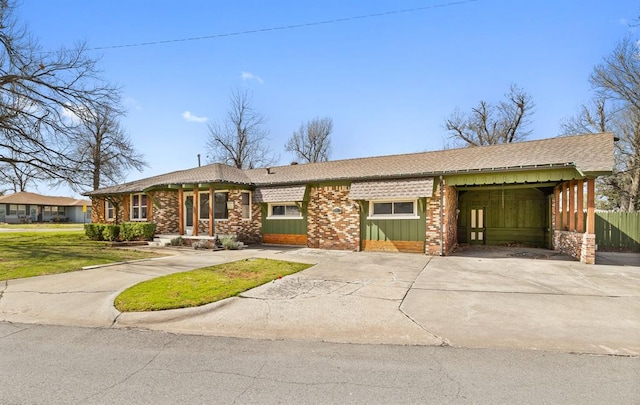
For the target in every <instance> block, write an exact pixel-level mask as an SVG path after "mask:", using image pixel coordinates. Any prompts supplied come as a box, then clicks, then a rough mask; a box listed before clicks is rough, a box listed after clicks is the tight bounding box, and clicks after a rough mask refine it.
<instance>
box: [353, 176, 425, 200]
mask: <svg viewBox="0 0 640 405" xmlns="http://www.w3.org/2000/svg"><path fill="white" fill-rule="evenodd" d="M432 194H433V178H428V179H402V180H385V181H358V182H353V183H352V184H351V189H350V190H349V198H351V199H352V200H376V199H377V200H379V199H384V198H391V197H393V198H419V197H431V195H432Z"/></svg>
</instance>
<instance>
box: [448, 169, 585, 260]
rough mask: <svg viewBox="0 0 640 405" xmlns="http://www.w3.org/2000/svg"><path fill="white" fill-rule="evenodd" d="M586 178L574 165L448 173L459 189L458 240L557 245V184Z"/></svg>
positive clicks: (462, 241) (501, 243)
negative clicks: (555, 229) (554, 242)
mask: <svg viewBox="0 0 640 405" xmlns="http://www.w3.org/2000/svg"><path fill="white" fill-rule="evenodd" d="M583 178H584V175H583V174H581V173H580V172H579V171H578V170H577V169H576V168H575V165H574V164H572V163H557V164H545V165H534V166H518V167H504V168H490V169H479V170H476V171H468V172H465V173H457V174H456V175H452V176H447V177H446V182H447V185H449V186H454V187H455V188H456V191H457V193H458V209H459V212H458V221H457V222H458V227H457V234H458V243H461V244H471V245H519V246H529V247H544V248H547V249H553V247H554V244H553V238H554V233H553V232H554V215H555V213H554V206H555V197H556V192H555V191H556V190H557V186H558V185H559V184H564V183H565V182H575V181H576V180H583Z"/></svg>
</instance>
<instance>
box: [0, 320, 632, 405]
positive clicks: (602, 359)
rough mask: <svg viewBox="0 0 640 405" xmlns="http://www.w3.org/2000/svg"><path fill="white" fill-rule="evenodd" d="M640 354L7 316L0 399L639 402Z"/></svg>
mask: <svg viewBox="0 0 640 405" xmlns="http://www.w3.org/2000/svg"><path fill="white" fill-rule="evenodd" d="M638 381H640V359H638V358H631V357H619V356H618V357H614V356H592V355H574V354H564V353H549V352H539V351H518V350H500V349H461V348H451V347H429V346H394V345H354V344H334V343H318V342H299V341H286V342H285V341H265V340H250V339H235V338H221V337H211V336H194V335H177V334H172V333H166V332H154V331H139V330H127V329H102V328H77V327H62V326H44V325H25V324H12V323H6V322H2V323H0V403H1V404H27V403H28V404H114V403H118V404H130V403H135V404H144V403H148V404H175V403H183V404H186V403H220V404H255V403H260V404H273V403H295V404H300V403H323V404H327V403H339V404H349V403H353V404H356V403H362V404H365V403H366V404H378V403H444V404H446V403H456V404H458V403H491V404H497V403H510V404H512V403H518V404H534V403H535V404H539V403H558V404H560V403H562V404H570V403H581V404H599V403H602V404H613V403H615V404H632V403H636V404H637V403H639V402H640V384H638Z"/></svg>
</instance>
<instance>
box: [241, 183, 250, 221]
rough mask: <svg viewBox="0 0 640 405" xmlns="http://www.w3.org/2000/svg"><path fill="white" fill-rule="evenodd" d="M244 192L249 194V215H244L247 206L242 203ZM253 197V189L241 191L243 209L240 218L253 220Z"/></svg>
mask: <svg viewBox="0 0 640 405" xmlns="http://www.w3.org/2000/svg"><path fill="white" fill-rule="evenodd" d="M243 194H248V195H249V204H247V206H248V207H249V216H248V217H245V216H244V207H245V205H244V204H243V203H242V195H243ZM252 197H253V195H252V193H251V190H242V191H240V207H241V209H242V210H243V211H242V212H241V213H240V219H241V220H243V221H251V219H252V218H253V212H252V211H253V210H252V209H251V198H252Z"/></svg>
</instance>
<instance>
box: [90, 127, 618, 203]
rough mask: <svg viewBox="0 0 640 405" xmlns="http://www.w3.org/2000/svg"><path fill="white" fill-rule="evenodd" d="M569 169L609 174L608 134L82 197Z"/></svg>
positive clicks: (214, 168)
mask: <svg viewBox="0 0 640 405" xmlns="http://www.w3.org/2000/svg"><path fill="white" fill-rule="evenodd" d="M558 164H571V165H574V166H575V167H576V169H578V170H580V171H581V172H583V173H600V174H601V173H610V172H611V170H612V169H613V166H614V158H613V134H611V133H601V134H588V135H577V136H567V137H559V138H549V139H542V140H535V141H526V142H518V143H510V144H501V145H491V146H480V147H474V148H461V149H447V150H441V151H433V152H422V153H411V154H403V155H391V156H378V157H367V158H357V159H345V160H334V161H329V162H323V163H310V164H299V165H287V166H278V167H272V168H269V170H268V171H267V170H266V169H251V170H244V171H243V170H240V169H237V168H234V167H230V166H226V165H222V164H213V165H208V166H202V167H196V168H193V169H189V170H182V171H177V172H172V173H167V174H163V175H160V176H155V177H149V178H146V179H142V180H137V181H133V182H130V183H125V184H122V185H118V186H113V187H107V188H103V189H99V190H96V191H93V192H89V193H87V195H95V194H110V193H127V192H136V191H143V190H145V189H147V188H149V187H156V186H165V185H169V184H184V183H208V182H229V183H236V184H246V185H254V186H270V185H272V186H283V185H288V184H306V183H310V182H319V181H333V180H381V179H393V178H403V177H429V176H434V175H439V174H452V173H457V172H464V171H482V170H487V171H489V170H495V169H515V168H518V167H526V168H530V167H535V166H550V165H558Z"/></svg>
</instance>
